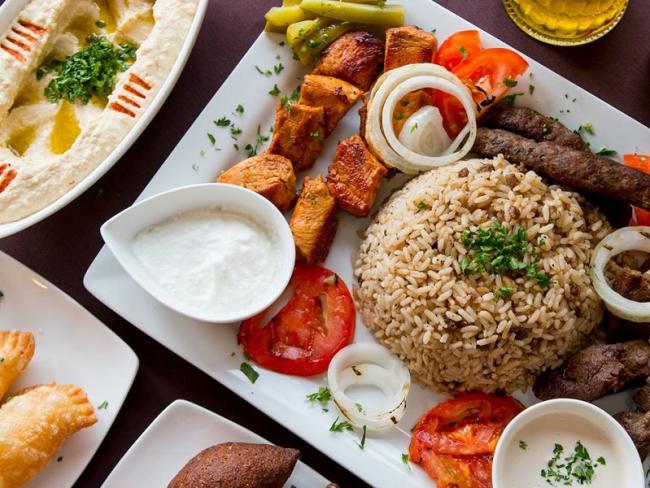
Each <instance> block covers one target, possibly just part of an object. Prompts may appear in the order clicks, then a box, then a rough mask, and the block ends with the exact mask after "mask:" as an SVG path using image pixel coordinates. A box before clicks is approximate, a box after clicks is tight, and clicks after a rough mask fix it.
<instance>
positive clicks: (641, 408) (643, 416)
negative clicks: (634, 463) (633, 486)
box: [614, 378, 650, 459]
mask: <svg viewBox="0 0 650 488" xmlns="http://www.w3.org/2000/svg"><path fill="white" fill-rule="evenodd" d="M634 403H635V404H636V408H637V411H636V412H621V413H617V414H616V415H614V418H615V419H616V420H618V422H619V423H620V424H621V425H622V426H623V428H624V429H625V430H626V431H627V433H628V434H629V435H630V437H631V438H632V441H633V442H634V445H635V446H636V448H637V450H638V451H639V455H640V456H641V459H645V457H646V456H647V454H648V452H649V451H650V378H646V382H645V385H643V386H642V387H641V388H639V390H638V391H637V392H636V393H635V394H634Z"/></svg>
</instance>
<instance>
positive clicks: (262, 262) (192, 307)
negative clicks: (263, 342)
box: [101, 183, 295, 323]
mask: <svg viewBox="0 0 650 488" xmlns="http://www.w3.org/2000/svg"><path fill="white" fill-rule="evenodd" d="M101 233H102V237H103V238H104V241H105V242H106V244H107V245H108V247H109V248H110V249H111V251H112V252H113V254H114V255H115V257H116V258H117V260H118V261H119V262H120V264H121V265H122V266H123V267H124V269H125V270H126V271H127V272H128V273H129V274H130V275H131V277H132V278H133V279H134V280H135V281H136V282H137V283H138V284H139V285H140V286H142V287H143V288H144V289H145V290H146V291H147V292H148V293H149V294H151V295H152V296H153V297H154V298H156V299H157V300H158V301H160V302H161V303H163V304H164V305H166V306H167V307H169V308H171V309H173V310H175V311H177V312H179V313H181V314H183V315H186V316H188V317H191V318H194V319H197V320H201V321H205V322H213V323H232V322H238V321H241V320H244V319H247V318H249V317H252V316H253V315H256V314H257V313H259V312H261V311H263V310H264V309H266V308H267V307H268V306H270V305H271V304H272V303H273V302H274V301H275V300H276V299H277V298H278V297H279V296H280V295H281V294H282V292H283V291H284V289H285V288H286V286H287V284H288V283H289V279H290V278H291V274H292V272H293V267H294V263H295V246H294V242H293V237H292V234H291V230H290V229H289V225H288V223H287V221H286V219H285V218H284V216H283V215H282V213H280V211H279V210H278V209H277V208H276V207H275V206H274V205H273V204H272V203H271V202H269V201H268V200H266V199H265V198H263V197H261V196H260V195H258V194H257V193H254V192H252V191H250V190H247V189H245V188H242V187H238V186H233V185H225V184H220V183H209V184H202V185H192V186H186V187H182V188H178V189H175V190H171V191H168V192H165V193H161V194H159V195H156V196H153V197H151V198H148V199H146V200H143V201H142V202H139V203H137V204H135V205H133V206H132V207H130V208H128V209H126V210H124V211H123V212H121V213H120V214H118V215H116V216H115V217H113V218H112V219H111V220H109V221H108V222H106V223H105V224H104V225H103V226H102V228H101Z"/></svg>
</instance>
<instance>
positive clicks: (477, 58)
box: [453, 47, 528, 109]
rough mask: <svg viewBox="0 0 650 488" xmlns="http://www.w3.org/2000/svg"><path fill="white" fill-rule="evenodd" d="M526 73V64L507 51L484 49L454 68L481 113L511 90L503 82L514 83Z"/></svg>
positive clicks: (496, 48)
mask: <svg viewBox="0 0 650 488" xmlns="http://www.w3.org/2000/svg"><path fill="white" fill-rule="evenodd" d="M527 69H528V62H526V60H525V59H524V58H522V57H521V56H520V55H519V54H517V53H516V52H514V51H511V50H510V49H505V48H501V47H495V48H491V49H483V50H482V51H481V52H479V53H477V54H475V55H473V56H471V57H468V58H467V60H466V61H463V62H462V63H460V64H459V65H458V66H456V68H454V70H453V73H454V74H455V75H456V76H458V77H459V78H460V79H461V80H463V82H465V83H466V84H467V85H468V87H469V88H470V90H471V91H472V97H473V98H474V101H475V102H476V104H477V105H478V106H479V107H481V109H484V108H487V107H489V106H490V105H492V104H493V103H495V102H497V101H498V100H500V99H501V98H502V97H503V96H504V95H505V94H506V93H507V92H508V90H509V89H510V87H509V86H508V85H507V84H506V83H507V82H506V80H513V81H515V80H516V79H517V78H518V77H519V76H521V75H523V74H524V73H525V72H526V70H527Z"/></svg>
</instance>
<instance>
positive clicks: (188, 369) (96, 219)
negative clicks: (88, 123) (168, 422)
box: [0, 0, 650, 487]
mask: <svg viewBox="0 0 650 488" xmlns="http://www.w3.org/2000/svg"><path fill="white" fill-rule="evenodd" d="M2 2H3V0H0V4H1V3H2ZM401 3H404V4H408V0H402V2H401ZM439 3H440V4H442V5H445V6H446V7H447V8H449V9H451V10H453V11H454V12H456V13H458V14H459V15H461V16H462V17H465V18H466V19H468V20H469V21H471V22H473V23H475V24H476V25H478V26H480V27H482V28H483V29H485V30H487V31H488V32H491V33H492V34H494V35H496V36H497V37H500V38H501V39H503V40H504V41H505V42H508V43H510V44H511V45H513V46H514V47H516V48H518V49H520V50H521V51H523V52H524V53H526V54H528V55H530V56H531V57H533V58H535V59H537V60H539V61H541V62H542V63H544V64H546V65H547V66H548V67H549V68H551V69H553V70H555V71H557V72H558V73H559V74H561V75H563V76H565V77H567V78H569V79H570V80H572V81H574V82H575V83H577V84H578V85H581V86H583V87H584V88H586V89H587V90H589V91H591V92H592V93H594V94H595V95H597V96H599V97H601V98H602V99H604V100H606V101H607V102H609V103H611V104H612V105H614V106H615V107H617V108H619V109H621V110H622V111H624V112H626V113H628V114H629V115H631V116H632V117H634V118H636V119H637V120H639V121H641V122H642V123H644V124H646V125H649V124H650V76H649V75H650V39H649V38H648V25H650V2H648V1H647V0H631V2H630V3H631V4H630V7H629V10H628V12H627V13H626V15H625V17H624V18H623V20H622V22H621V23H620V25H619V26H618V27H617V28H616V29H614V31H613V32H612V33H610V34H609V35H608V36H606V37H605V38H603V39H601V40H599V41H597V42H595V43H593V44H591V45H588V46H583V47H576V48H557V47H552V46H547V45H545V44H541V43H538V42H537V41H535V40H533V39H531V38H529V37H527V36H526V35H525V34H524V33H523V32H521V31H520V30H519V29H518V28H517V27H516V26H515V25H514V24H513V23H512V22H511V21H510V19H509V18H508V17H507V16H506V14H505V12H504V10H503V8H502V7H501V5H500V2H499V1H498V0H481V1H476V0H440V1H439ZM274 4H279V0H211V2H210V7H209V10H208V13H207V16H206V19H205V23H204V24H203V29H202V31H201V34H200V36H199V38H198V41H197V44H196V47H195V49H194V52H193V53H192V56H191V57H190V60H189V62H188V63H187V66H186V68H185V71H184V73H183V75H182V76H181V78H180V80H179V82H178V84H177V85H176V88H175V89H174V91H173V92H172V94H171V96H170V97H169V100H168V101H167V103H166V104H165V106H164V107H163V108H162V110H161V111H160V113H159V114H158V116H157V117H156V118H155V119H154V120H153V122H152V123H151V125H150V126H149V128H148V129H147V130H146V131H145V133H144V134H143V135H142V136H141V137H140V139H139V140H138V142H136V144H134V146H133V147H132V148H131V150H130V151H129V152H128V153H127V154H126V155H125V156H124V157H123V158H122V160H121V161H120V162H119V163H118V164H116V165H115V167H114V168H113V169H112V170H111V171H109V173H108V174H107V175H106V176H104V178H102V179H101V180H100V181H99V183H98V184H97V185H95V187H94V188H92V189H90V190H88V191H87V192H86V193H85V194H84V195H83V196H82V197H80V198H78V199H77V200H76V201H75V202H73V203H72V204H70V205H68V206H67V207H66V208H65V209H63V210H62V211H60V212H58V213H57V214H56V215H54V216H52V217H50V218H49V219H47V220H45V221H44V222H41V223H40V224H38V225H36V226H34V227H32V228H31V229H28V230H26V231H24V232H22V233H20V234H18V235H16V236H13V237H10V238H7V239H4V240H2V241H0V249H1V250H2V251H5V252H7V253H9V254H11V255H12V256H13V257H15V258H17V259H19V260H20V261H22V262H23V263H25V264H26V265H27V266H29V267H31V268H32V269H34V270H35V271H36V272H38V273H41V274H42V275H44V276H45V277H46V278H47V279H49V280H50V281H52V282H53V283H55V284H56V285H57V286H59V287H61V288H62V289H63V290H64V291H66V292H67V293H69V294H70V295H71V296H72V297H73V298H75V299H76V300H78V301H79V302H80V303H81V304H82V305H84V306H85V307H86V308H87V309H88V310H90V311H91V312H92V313H93V314H95V315H96V316H97V317H98V318H99V319H100V320H102V321H103V322H104V323H105V324H106V325H107V326H108V327H110V328H111V329H113V330H114V331H115V332H116V333H117V334H118V335H120V337H122V338H123V339H124V340H125V341H126V342H127V343H128V344H129V345H130V346H131V347H132V348H133V349H134V350H135V352H136V354H137V355H138V357H139V358H140V370H139V372H138V375H137V377H136V379H135V383H134V384H133V388H132V390H131V392H130V394H129V396H128V398H127V400H126V402H125V404H124V406H123V408H122V411H121V412H120V414H119V416H118V417H117V420H116V421H115V424H114V425H113V428H112V429H111V431H110V432H109V433H108V435H107V437H106V440H105V441H104V443H103V444H102V446H101V447H100V449H99V451H98V452H97V454H96V455H95V457H94V459H93V460H92V462H91V463H90V464H89V466H88V468H87V469H86V471H85V472H84V474H83V475H82V476H81V478H80V480H79V482H78V483H77V486H80V487H98V486H100V484H101V483H102V482H103V481H104V479H105V478H106V477H107V476H108V474H109V473H110V471H111V470H112V469H113V466H115V464H116V463H117V462H118V461H119V460H120V458H121V457H122V455H123V454H124V452H125V451H126V450H127V449H128V448H129V447H130V446H131V444H132V443H133V442H134V441H135V440H136V439H137V437H138V436H139V435H140V434H141V433H142V431H143V430H144V429H145V428H146V427H147V426H148V425H149V423H150V422H151V421H152V420H153V419H154V418H155V417H156V416H157V415H158V414H159V413H160V412H161V411H162V410H163V409H164V408H165V407H166V406H167V405H169V403H171V402H172V401H173V400H175V399H177V398H184V399H187V400H190V401H192V402H196V403H198V404H199V405H203V406H205V407H207V408H209V409H210V410H212V411H214V412H217V413H219V414H221V415H223V416H225V417H227V418H229V419H231V420H234V421H235V422H237V423H239V424H241V425H243V426H245V427H248V428H249V429H251V430H253V431H255V432H257V433H258V434H260V435H262V436H264V437H266V438H267V439H269V440H270V441H272V442H275V443H277V444H280V445H284V446H292V447H297V448H299V449H300V450H301V451H302V453H303V459H304V461H305V462H307V463H308V464H309V465H311V466H312V467H313V468H315V469H316V470H318V471H320V472H321V473H322V474H323V475H324V476H326V477H328V478H329V479H331V480H333V481H338V482H339V483H340V484H341V485H342V486H345V487H352V486H355V487H356V486H363V485H364V484H363V483H362V482H361V481H359V480H358V479H357V478H356V477H354V476H353V475H352V474H350V473H349V472H347V471H346V470H345V469H343V468H341V467H340V466H339V465H337V464H336V463H334V462H333V461H331V460H329V459H328V458H327V457H326V456H324V455H323V454H321V453H320V452H319V451H317V450H316V449H314V448H313V447H311V446H310V445H309V444H308V443H307V442H304V441H302V440H301V439H299V438H298V437H296V436H294V435H293V434H291V433H290V432H288V431H287V430H286V429H285V428H283V427H282V426H280V425H278V424H276V423H275V422H273V421H272V420H270V419H269V418H268V417H266V416H265V415H264V414H263V413H261V412H259V411H257V410H256V409H255V408H254V407H252V406H250V405H249V404H248V403H246V402H244V401H243V400H241V399H240V398H239V397H237V396H236V395H235V394H234V393H231V392H230V391H229V390H227V389H226V388H225V387H223V386H221V385H220V384H219V383H217V382H216V381H214V380H213V379H212V378H210V377H208V376H207V375H205V374H204V373H202V372H200V371H199V370H198V369H196V368H194V367H193V366H191V365H190V364H188V363H186V362H185V361H184V360H182V359H180V358H179V357H177V356H176V355H174V354H173V353H171V352H170V351H168V350H167V349H165V348H164V347H163V346H161V345H159V344H158V343H157V342H155V341H154V340H153V339H150V338H149V337H148V336H146V335H145V334H143V333H142V332H140V331H139V330H138V329H136V328H135V327H133V326H131V325H130V324H128V323H127V322H125V321H124V320H122V319H121V318H120V317H118V316H117V315H116V314H114V313H113V312H111V311H110V310H108V309H107V308H106V307H104V306H103V305H102V304H101V303H99V302H98V301H97V300H95V299H94V298H93V297H92V296H91V295H90V294H89V293H88V292H87V291H86V290H85V289H84V287H83V284H82V278H83V275H84V273H85V272H86V269H87V268H88V266H89V265H90V263H91V261H92V259H93V258H94V257H95V255H96V254H97V252H98V251H99V249H100V247H101V245H102V241H101V238H100V235H99V226H100V224H101V223H103V222H104V221H105V220H107V219H108V218H109V217H111V216H112V215H114V214H115V213H117V212H118V211H120V210H122V209H124V208H125V207H127V206H128V205H129V204H131V203H132V202H133V200H135V198H136V197H137V195H138V194H139V193H140V192H141V191H142V189H143V188H144V186H145V184H146V183H147V182H148V181H149V180H150V179H151V177H152V176H153V175H154V173H155V172H156V171H157V169H158V167H159V166H160V165H161V163H162V162H163V161H164V160H165V159H166V158H167V156H168V155H169V153H170V152H171V150H172V149H173V148H174V146H175V145H176V143H177V142H178V141H179V140H180V138H181V137H182V135H183V134H184V133H185V131H186V130H187V129H188V128H189V126H190V124H191V123H192V121H193V120H194V118H195V117H196V116H198V114H199V112H200V111H201V109H202V108H203V106H204V105H205V104H206V103H207V102H208V100H209V99H210V98H211V97H212V95H213V94H214V92H215V91H216V90H217V88H218V87H219V86H220V85H221V83H222V82H223V81H224V80H225V78H226V77H227V76H228V74H229V73H230V71H231V70H232V69H233V68H234V66H235V64H236V63H237V62H238V61H239V59H240V58H241V56H242V55H243V54H244V53H245V52H246V50H247V49H248V47H249V46H250V44H251V43H252V42H253V40H254V39H255V37H256V36H257V35H258V34H259V32H260V30H261V29H262V27H263V19H262V15H263V13H264V12H265V11H266V10H267V9H268V8H269V7H270V6H272V5H274ZM426 24H427V25H435V19H427V22H426ZM0 76H1V74H0ZM34 306H38V304H34ZM105 367H106V368H110V367H111V365H110V364H106V365H105ZM323 428H324V429H325V428H326V426H324V427H323ZM160 449H165V446H160ZM148 469H156V467H155V466H150V467H148Z"/></svg>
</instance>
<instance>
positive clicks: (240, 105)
mask: <svg viewBox="0 0 650 488" xmlns="http://www.w3.org/2000/svg"><path fill="white" fill-rule="evenodd" d="M235 112H237V113H238V114H239V115H242V114H243V113H244V106H243V105H242V104H241V103H240V104H239V105H237V107H236V108H235Z"/></svg>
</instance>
